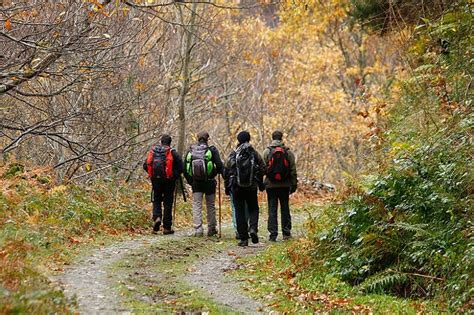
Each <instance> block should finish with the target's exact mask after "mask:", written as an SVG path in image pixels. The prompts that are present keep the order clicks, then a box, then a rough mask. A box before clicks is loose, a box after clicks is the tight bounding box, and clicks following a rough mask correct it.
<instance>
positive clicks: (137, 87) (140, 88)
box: [134, 82, 146, 92]
mask: <svg viewBox="0 0 474 315" xmlns="http://www.w3.org/2000/svg"><path fill="white" fill-rule="evenodd" d="M134 87H135V90H137V92H143V91H145V89H146V86H145V84H143V83H141V82H135V85H134Z"/></svg>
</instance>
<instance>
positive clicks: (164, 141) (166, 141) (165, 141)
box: [160, 134, 171, 145]
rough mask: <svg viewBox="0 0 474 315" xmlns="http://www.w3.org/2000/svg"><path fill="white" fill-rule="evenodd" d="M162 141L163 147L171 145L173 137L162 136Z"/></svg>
mask: <svg viewBox="0 0 474 315" xmlns="http://www.w3.org/2000/svg"><path fill="white" fill-rule="evenodd" d="M160 141H161V144H162V145H171V136H170V135H167V134H162V135H161V139H160Z"/></svg>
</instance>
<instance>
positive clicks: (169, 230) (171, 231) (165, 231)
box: [163, 228, 174, 235]
mask: <svg viewBox="0 0 474 315" xmlns="http://www.w3.org/2000/svg"><path fill="white" fill-rule="evenodd" d="M169 234H174V230H173V229H165V228H163V235H169Z"/></svg>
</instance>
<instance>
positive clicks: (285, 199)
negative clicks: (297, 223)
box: [263, 130, 298, 242]
mask: <svg viewBox="0 0 474 315" xmlns="http://www.w3.org/2000/svg"><path fill="white" fill-rule="evenodd" d="M263 159H264V161H265V165H266V167H267V171H266V177H265V189H266V191H267V198H268V232H269V233H270V236H269V240H270V241H271V242H275V241H276V239H277V236H278V202H280V209H281V230H282V234H283V240H288V239H290V238H291V215H290V206H289V198H290V194H292V193H294V192H295V191H296V188H297V184H298V180H297V174H296V164H295V156H294V155H293V152H291V150H290V149H289V148H287V147H285V145H284V144H283V133H282V132H281V131H279V130H276V131H274V132H273V133H272V142H271V144H270V146H269V147H268V148H267V149H265V151H264V152H263Z"/></svg>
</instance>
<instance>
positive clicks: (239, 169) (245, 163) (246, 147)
mask: <svg viewBox="0 0 474 315" xmlns="http://www.w3.org/2000/svg"><path fill="white" fill-rule="evenodd" d="M235 167H236V179H237V185H238V186H239V187H244V188H245V187H251V186H252V184H253V183H254V180H255V154H254V149H253V148H252V146H251V145H250V144H249V143H243V144H241V145H240V146H239V147H238V148H237V150H235Z"/></svg>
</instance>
